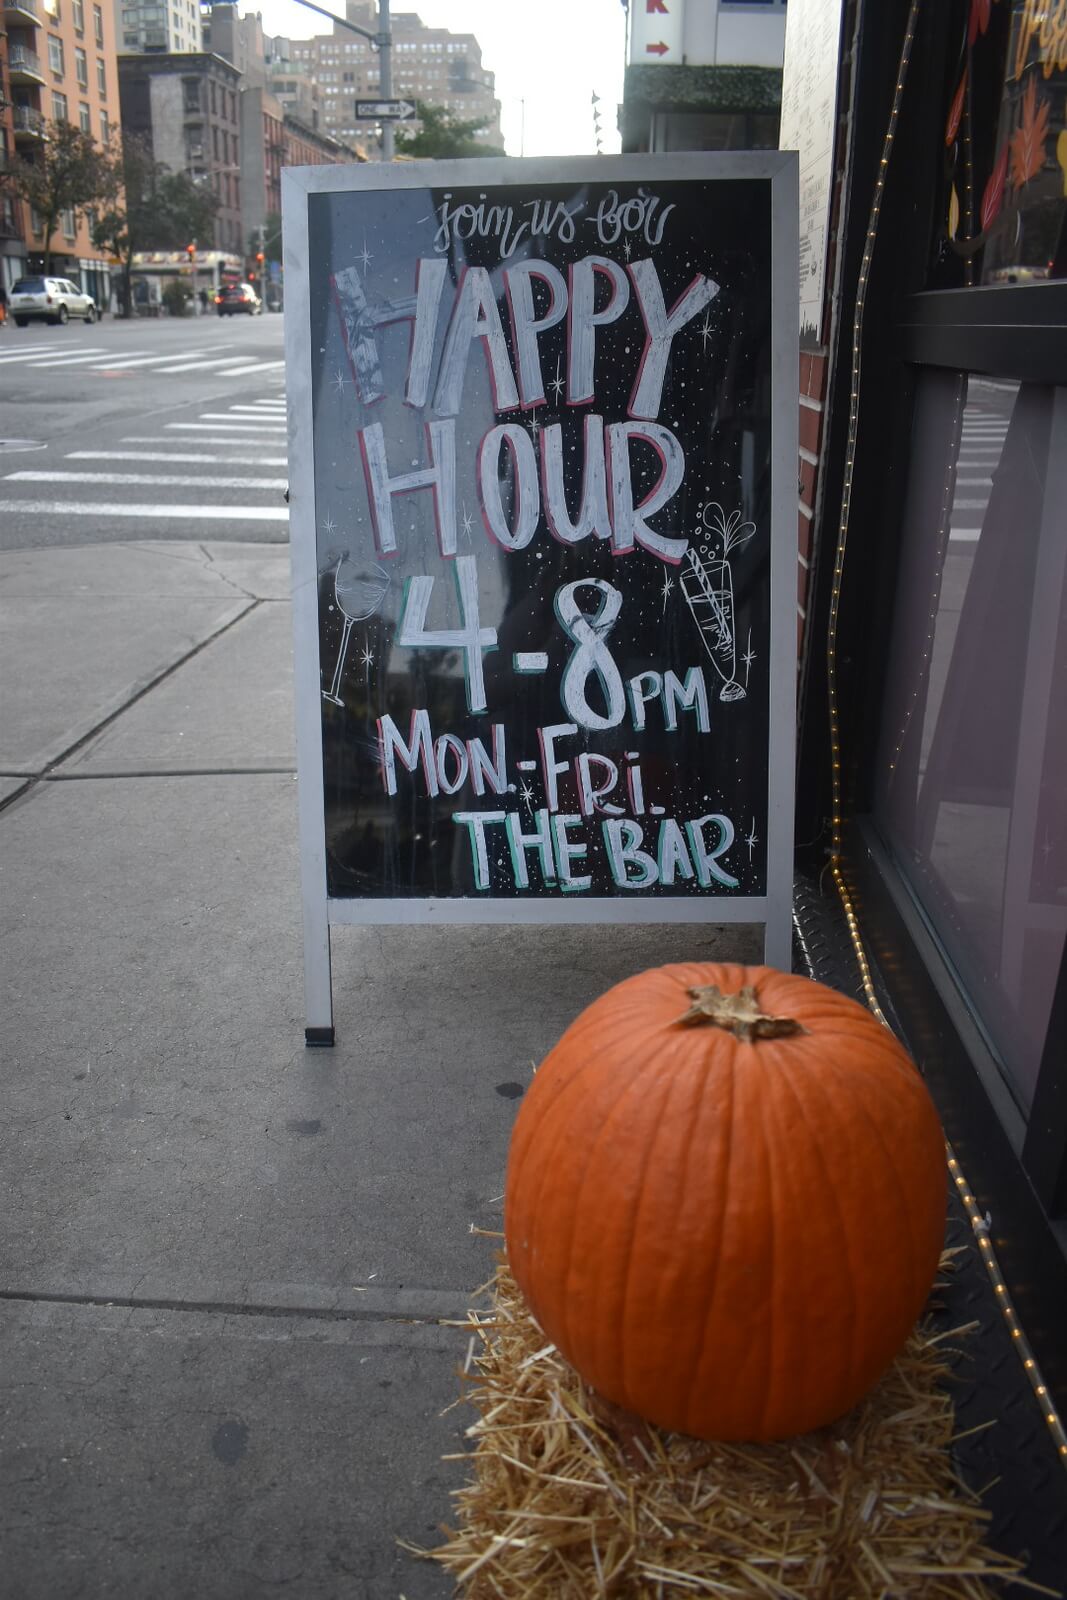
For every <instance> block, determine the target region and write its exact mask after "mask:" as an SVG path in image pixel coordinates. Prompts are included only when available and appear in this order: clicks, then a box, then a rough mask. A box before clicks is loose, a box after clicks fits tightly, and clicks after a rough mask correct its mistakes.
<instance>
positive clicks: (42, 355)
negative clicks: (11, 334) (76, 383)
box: [0, 344, 105, 367]
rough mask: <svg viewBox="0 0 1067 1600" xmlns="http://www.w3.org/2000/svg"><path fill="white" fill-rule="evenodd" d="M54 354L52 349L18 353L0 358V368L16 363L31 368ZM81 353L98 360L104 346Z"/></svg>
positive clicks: (102, 353)
mask: <svg viewBox="0 0 1067 1600" xmlns="http://www.w3.org/2000/svg"><path fill="white" fill-rule="evenodd" d="M55 353H56V352H55V349H54V348H53V349H52V350H33V351H30V350H26V351H20V352H19V354H18V355H17V356H0V366H3V367H11V366H14V365H15V363H16V362H19V363H21V364H22V365H23V366H32V365H33V364H34V363H35V362H38V361H46V360H49V359H50V358H51V357H53V356H54V355H55ZM82 353H83V355H88V356H89V357H90V358H92V359H95V360H99V358H100V357H101V356H102V355H104V353H105V351H104V346H103V345H99V344H98V345H90V347H89V349H88V351H83V352H82Z"/></svg>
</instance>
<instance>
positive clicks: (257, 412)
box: [230, 400, 285, 417]
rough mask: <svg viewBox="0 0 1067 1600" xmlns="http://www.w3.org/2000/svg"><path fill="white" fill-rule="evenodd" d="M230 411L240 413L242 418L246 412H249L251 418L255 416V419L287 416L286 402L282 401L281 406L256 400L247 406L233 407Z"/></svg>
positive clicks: (267, 401)
mask: <svg viewBox="0 0 1067 1600" xmlns="http://www.w3.org/2000/svg"><path fill="white" fill-rule="evenodd" d="M230 410H231V411H233V412H235V413H239V414H241V415H242V416H243V415H244V413H245V412H247V413H248V414H249V415H250V416H253V417H261V416H264V415H266V416H270V417H273V416H284V415H285V402H284V401H282V403H281V405H275V404H274V402H273V401H272V400H254V401H252V403H251V404H249V405H246V406H242V405H234V406H231V407H230Z"/></svg>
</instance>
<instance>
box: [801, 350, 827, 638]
mask: <svg viewBox="0 0 1067 1600" xmlns="http://www.w3.org/2000/svg"><path fill="white" fill-rule="evenodd" d="M826 375H827V358H826V356H825V354H823V353H822V352H820V351H809V350H802V351H801V353H800V426H799V443H800V455H799V460H798V464H797V469H798V470H797V482H798V498H797V656H798V658H799V656H800V654H801V651H802V650H803V645H804V629H805V623H806V621H807V614H808V613H807V606H808V584H809V578H810V574H811V551H812V536H813V529H814V521H815V493H816V490H817V488H818V476H819V458H820V452H821V449H822V419H823V405H824V402H825V399H826Z"/></svg>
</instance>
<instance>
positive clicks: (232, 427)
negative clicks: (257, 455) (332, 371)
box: [165, 422, 285, 444]
mask: <svg viewBox="0 0 1067 1600" xmlns="http://www.w3.org/2000/svg"><path fill="white" fill-rule="evenodd" d="M165 426H166V427H168V428H174V429H176V430H180V431H181V432H184V433H214V434H216V435H219V434H223V435H225V434H226V433H232V434H233V435H234V436H235V437H241V438H245V439H262V438H266V437H268V436H269V437H271V439H272V440H273V442H274V443H276V444H280V443H281V437H280V436H281V435H282V434H283V433H284V432H285V429H284V428H276V427H274V426H273V425H270V424H266V423H259V422H168V423H166V424H165ZM276 434H277V435H278V437H277V438H274V435H276Z"/></svg>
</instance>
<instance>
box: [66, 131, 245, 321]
mask: <svg viewBox="0 0 1067 1600" xmlns="http://www.w3.org/2000/svg"><path fill="white" fill-rule="evenodd" d="M107 170H108V183H107V201H106V205H105V207H104V209H103V210H101V211H100V213H99V214H98V215H97V217H96V220H95V222H94V224H93V243H94V244H95V245H96V247H97V249H100V250H107V251H109V252H110V253H111V255H113V256H114V257H116V259H117V260H119V261H120V262H121V263H122V307H123V312H124V314H125V315H126V316H129V315H130V311H131V300H132V285H131V278H132V274H133V258H134V256H135V255H137V254H139V252H141V251H143V250H184V249H185V247H186V245H189V244H192V243H194V242H195V241H198V240H207V239H211V238H213V237H214V223H215V213H216V211H217V210H218V208H219V203H218V200H217V199H216V198H215V196H214V194H212V192H211V190H210V189H205V188H202V187H201V186H200V185H199V184H196V183H194V182H193V181H192V179H191V178H188V177H186V175H185V173H184V172H171V170H170V168H169V167H167V166H165V165H164V164H163V163H162V162H161V161H157V160H156V159H155V156H154V154H153V151H152V144H151V141H150V140H149V139H147V138H145V136H144V135H143V134H130V133H127V134H123V135H122V136H121V137H120V138H119V139H117V140H116V141H115V143H114V144H113V145H112V146H111V149H110V150H109V152H108V157H107Z"/></svg>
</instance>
